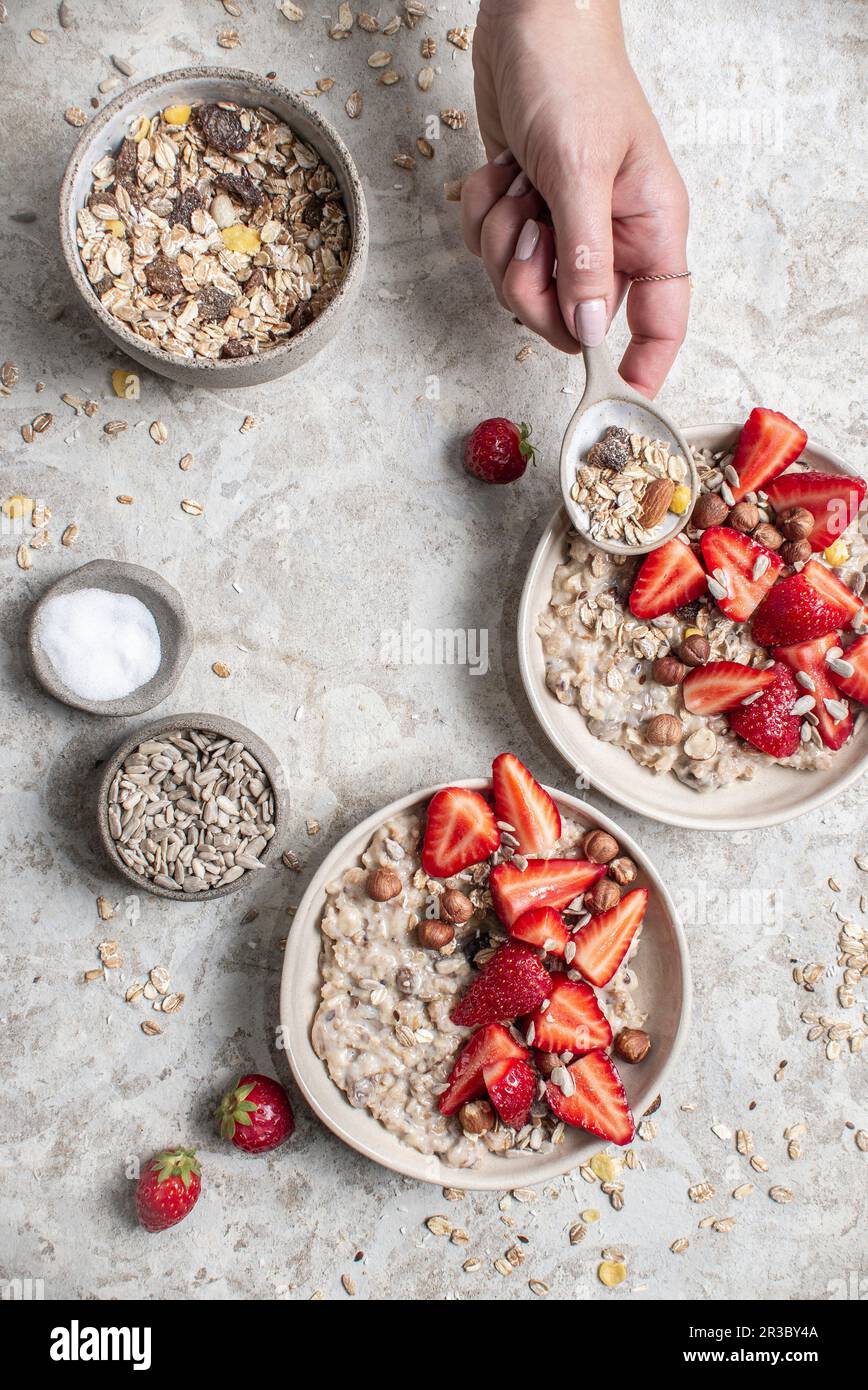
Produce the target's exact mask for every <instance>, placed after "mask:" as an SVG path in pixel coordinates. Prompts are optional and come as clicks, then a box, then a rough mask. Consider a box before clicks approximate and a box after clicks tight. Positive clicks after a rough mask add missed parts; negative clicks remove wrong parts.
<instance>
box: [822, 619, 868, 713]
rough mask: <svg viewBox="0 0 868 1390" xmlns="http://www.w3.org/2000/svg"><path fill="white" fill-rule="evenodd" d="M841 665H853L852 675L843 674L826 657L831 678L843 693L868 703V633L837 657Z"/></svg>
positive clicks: (852, 698)
mask: <svg viewBox="0 0 868 1390" xmlns="http://www.w3.org/2000/svg"><path fill="white" fill-rule="evenodd" d="M837 660H838V661H840V663H841V665H842V666H844V665H845V664H846V665H847V666H852V668H853V673H852V675H849V676H847V675H843V674H842V672H841V671H836V670H835V668H834V667H833V666H831V665H830V664H829V660H828V658H827V659H826V668H827V670H828V672H829V679H830V680H831V681H832V682H833V683H834V684H835V686H836V687H837V689H838V690H840V692H841V694H842V695H849V697H850V699H851V700H858V701H859V702H860V703H861V704H863V705H868V633H866V635H865V636H864V637H859V638H858V639H857V640H856V641H855V642H854V643H853V645H852V647H848V648H847V650H846V651H845V653H844V655H843V656H842V657H839V658H837Z"/></svg>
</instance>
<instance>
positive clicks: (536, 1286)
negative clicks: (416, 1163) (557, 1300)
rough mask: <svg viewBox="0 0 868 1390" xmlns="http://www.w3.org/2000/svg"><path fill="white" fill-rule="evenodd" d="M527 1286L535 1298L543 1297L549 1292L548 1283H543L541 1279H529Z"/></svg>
mask: <svg viewBox="0 0 868 1390" xmlns="http://www.w3.org/2000/svg"><path fill="white" fill-rule="evenodd" d="M527 1286H528V1288H529V1289H530V1291H531V1293H534V1294H536V1296H537V1298H545V1296H546V1294H548V1293H550V1292H551V1290H550V1288H549V1286H548V1284H545V1283H543V1281H542V1279H529V1280H528V1282H527Z"/></svg>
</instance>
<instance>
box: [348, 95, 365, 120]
mask: <svg viewBox="0 0 868 1390" xmlns="http://www.w3.org/2000/svg"><path fill="white" fill-rule="evenodd" d="M363 104H364V98H363V97H362V94H361V92H350V94H349V96H348V97H347V100H346V104H345V107H344V110H345V111H346V113H347V115H348V116H349V118H350V120H351V121H355V120H357V119H358V117H359V116H361V114H362V106H363Z"/></svg>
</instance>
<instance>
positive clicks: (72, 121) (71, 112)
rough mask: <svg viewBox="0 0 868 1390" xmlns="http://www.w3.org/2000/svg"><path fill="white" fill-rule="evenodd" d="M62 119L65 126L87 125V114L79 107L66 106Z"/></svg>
mask: <svg viewBox="0 0 868 1390" xmlns="http://www.w3.org/2000/svg"><path fill="white" fill-rule="evenodd" d="M63 119H64V120H65V121H66V123H67V125H74V126H83V125H87V112H86V111H82V109H81V107H80V106H67V108H66V110H65V111H64V113H63Z"/></svg>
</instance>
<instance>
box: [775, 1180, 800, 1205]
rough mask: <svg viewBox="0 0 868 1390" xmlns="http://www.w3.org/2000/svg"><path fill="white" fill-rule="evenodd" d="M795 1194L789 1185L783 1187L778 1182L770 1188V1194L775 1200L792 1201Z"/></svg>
mask: <svg viewBox="0 0 868 1390" xmlns="http://www.w3.org/2000/svg"><path fill="white" fill-rule="evenodd" d="M794 1195H795V1194H794V1193H793V1192H791V1190H790V1189H789V1188H788V1187H783V1186H782V1185H781V1184H780V1183H776V1184H775V1185H774V1187H770V1188H769V1196H770V1197H771V1199H772V1201H773V1202H781V1203H785V1202H791V1201H792V1200H793V1197H794Z"/></svg>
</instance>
